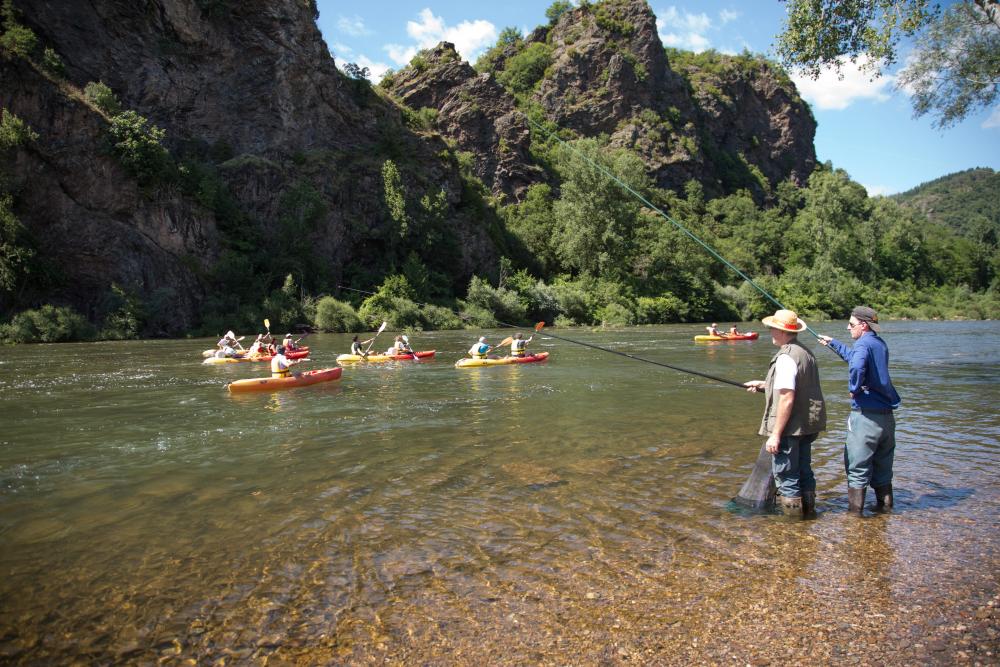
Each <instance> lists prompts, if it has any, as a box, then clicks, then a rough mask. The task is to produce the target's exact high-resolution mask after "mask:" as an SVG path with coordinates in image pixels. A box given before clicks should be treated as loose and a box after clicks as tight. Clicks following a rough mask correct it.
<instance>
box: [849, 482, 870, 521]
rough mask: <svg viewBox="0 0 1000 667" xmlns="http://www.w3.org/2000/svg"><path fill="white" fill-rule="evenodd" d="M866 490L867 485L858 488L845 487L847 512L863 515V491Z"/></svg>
mask: <svg viewBox="0 0 1000 667" xmlns="http://www.w3.org/2000/svg"><path fill="white" fill-rule="evenodd" d="M867 490H868V487H867V486H862V487H861V488H860V489H855V488H854V487H850V486H849V487H847V513H848V514H857V515H858V516H864V515H865V492H866V491H867Z"/></svg>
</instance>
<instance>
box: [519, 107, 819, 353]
mask: <svg viewBox="0 0 1000 667" xmlns="http://www.w3.org/2000/svg"><path fill="white" fill-rule="evenodd" d="M525 118H527V119H528V122H529V123H531V124H532V125H533V126H535V127H536V128H538V129H539V130H540V131H541V132H543V133H545V134H546V135H547V136H548V137H549V138H553V139H555V140H556V141H558V142H559V143H560V144H561V145H562V146H564V147H565V148H566V149H567V150H569V151H572V152H573V153H575V154H576V155H577V156H579V157H581V158H583V160H584V161H585V162H587V164H589V165H590V166H591V167H593V168H594V169H596V170H597V171H599V172H601V173H602V174H604V175H605V176H607V177H608V178H610V179H611V180H613V181H614V182H615V183H617V184H618V185H620V186H621V187H622V188H624V189H625V190H626V191H627V192H629V193H630V194H632V195H633V196H634V197H635V198H636V199H638V200H639V201H641V202H642V203H643V204H644V205H646V206H647V207H649V208H650V209H652V210H654V211H656V212H657V213H659V214H660V216H661V217H662V218H663V219H664V220H666V221H667V222H669V223H670V224H672V225H673V226H674V227H676V228H677V229H679V230H681V231H682V232H684V234H686V235H687V236H688V238H690V239H691V240H693V241H695V242H696V243H698V244H699V245H700V246H701V247H702V248H704V249H705V250H707V251H708V253H709V254H711V255H712V256H713V257H715V258H716V259H717V260H719V261H720V262H722V263H723V264H725V265H726V266H727V267H729V268H730V269H732V270H733V271H734V272H735V273H736V275H738V276H739V277H740V278H742V279H743V280H745V281H747V282H748V283H750V285H752V286H753V288H754V289H756V290H757V291H758V292H760V293H761V294H763V295H764V296H765V297H767V298H768V299H770V300H771V302H772V303H774V304H775V305H776V306H778V308H781V309H786V307H785V305H784V304H782V303H781V302H780V301H778V300H777V299H776V298H774V297H773V296H771V294H770V293H769V292H768V291H767V290H766V289H764V288H763V287H761V286H760V285H758V284H757V283H755V282H754V281H753V280H752V279H751V278H750V276H748V275H747V274H745V273H743V272H742V271H741V270H740V269H738V268H737V267H736V266H735V265H734V264H733V263H731V262H730V261H729V260H727V259H726V258H725V257H723V256H722V255H720V254H719V253H718V252H716V251H715V249H714V248H712V246H710V245H708V244H707V243H705V242H704V241H702V240H701V239H700V238H698V237H697V236H695V234H694V233H693V232H691V231H690V230H688V228H687V227H685V226H684V225H682V224H681V223H679V222H677V221H676V220H674V219H673V218H671V217H670V216H669V215H667V214H666V213H664V212H663V211H661V210H660V209H659V208H657V207H656V206H654V205H653V204H652V203H651V202H650V201H649V200H648V199H646V198H645V197H643V196H642V195H641V194H639V193H638V192H636V191H635V190H633V189H632V187H631V186H630V185H629V184H628V183H626V182H624V181H623V180H621V179H620V178H618V177H617V176H615V175H614V174H613V173H612V172H610V171H608V170H607V169H605V168H604V167H603V166H602V165H600V164H598V163H597V162H594V161H593V160H591V159H590V158H589V157H588V156H587V155H585V154H584V153H583V152H581V151H579V150H577V149H576V148H574V147H573V146H571V145H570V144H569V143H568V142H566V141H564V140H563V139H561V138H560V137H559V135H557V134H555V133H553V132H549V131H548V130H547V129H545V128H544V127H543V126H542V125H540V124H539V123H537V122H536V121H534V120H532V118H531V116H530V115H528V114H525ZM786 310H787V309H786ZM806 330H808V331H809V333H811V334H812V335H813V336H815V337H816V338H819V334H817V333H816V332H815V331H813V330H812V329H811V328H810V327H809V326H808V325H806Z"/></svg>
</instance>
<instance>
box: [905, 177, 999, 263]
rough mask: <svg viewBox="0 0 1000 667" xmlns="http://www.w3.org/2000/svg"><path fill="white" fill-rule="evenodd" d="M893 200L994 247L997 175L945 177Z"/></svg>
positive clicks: (997, 213)
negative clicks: (988, 240)
mask: <svg viewBox="0 0 1000 667" xmlns="http://www.w3.org/2000/svg"><path fill="white" fill-rule="evenodd" d="M892 198H893V199H895V200H896V201H897V202H899V203H900V204H901V205H903V206H905V207H907V208H912V209H916V210H918V211H920V212H921V213H923V214H924V215H926V216H927V219H928V220H930V221H931V222H936V223H937V224H939V225H942V226H944V227H947V228H949V229H951V230H954V231H956V232H958V233H959V234H961V235H962V236H965V237H967V238H970V239H972V240H975V241H983V240H986V239H987V238H992V239H993V243H994V244H995V243H996V238H997V236H998V235H1000V173H998V172H995V171H993V170H992V169H984V168H976V169H968V170H966V171H960V172H958V173H955V174H948V175H947V176H942V177H941V178H937V179H934V180H933V181H930V182H928V183H922V184H920V185H918V186H917V187H915V188H913V189H912V190H907V191H906V192H903V193H900V194H898V195H894V196H893V197H892Z"/></svg>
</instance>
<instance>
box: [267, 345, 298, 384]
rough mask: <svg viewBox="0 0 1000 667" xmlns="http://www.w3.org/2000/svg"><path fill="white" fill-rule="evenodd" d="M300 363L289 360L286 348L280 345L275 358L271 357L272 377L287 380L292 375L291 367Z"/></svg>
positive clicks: (296, 360) (295, 360)
mask: <svg viewBox="0 0 1000 667" xmlns="http://www.w3.org/2000/svg"><path fill="white" fill-rule="evenodd" d="M297 363H299V360H298V359H288V358H286V357H285V346H284V345H279V346H278V349H277V351H276V352H275V354H274V356H273V357H271V377H273V378H286V377H288V376H289V375H291V371H290V370H288V369H289V368H290V367H292V366H294V365H295V364H297Z"/></svg>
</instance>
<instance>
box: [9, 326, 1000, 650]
mask: <svg viewBox="0 0 1000 667" xmlns="http://www.w3.org/2000/svg"><path fill="white" fill-rule="evenodd" d="M748 326H751V327H752V325H748ZM754 328H758V329H760V327H759V326H758V327H754ZM814 328H815V329H816V330H817V331H818V332H820V333H830V334H832V335H835V336H837V337H840V338H841V339H846V338H848V337H847V336H846V330H844V328H843V323H842V322H837V323H824V324H820V325H818V326H815V327H814ZM701 331H702V330H701V329H700V327H697V326H692V325H687V326H680V325H678V326H668V327H642V328H629V329H623V330H615V331H590V330H579V329H561V330H553V332H552V333H554V334H555V335H558V336H563V337H566V338H572V339H574V340H581V341H586V342H589V343H593V344H597V345H602V346H606V347H610V348H613V349H616V350H620V351H623V352H628V353H630V354H635V355H639V356H642V357H646V358H649V359H654V360H657V361H662V362H665V363H668V364H672V365H676V366H681V367H684V368H690V369H694V370H699V371H702V372H706V373H710V374H713V375H718V376H722V377H727V378H731V379H734V380H739V381H744V380H749V379H760V378H762V377H763V374H764V371H765V369H766V366H767V362H768V359H769V358H770V356H771V354H772V353H773V347H772V346H771V344H770V340H769V337H767V336H766V334H764V335H762V337H761V339H760V340H759V341H756V342H752V343H751V342H733V343H716V344H696V343H694V342H692V336H693V335H695V334H697V333H701ZM508 333H509V332H508V331H498V332H494V333H493V335H492V336H491V340H495V339H499V338H502V337H503V336H505V335H507V334H508ZM998 334H1000V324H998V323H992V322H987V323H982V322H957V323H955V322H949V323H927V322H894V323H889V324H888V325H887V326H886V327H885V333H884V336H885V338H886V339H887V341H888V342H889V345H890V349H891V354H892V371H893V377H894V381H895V383H896V385H897V388H898V390H899V391H900V394H901V395H902V396H903V400H904V403H903V407H902V408H901V409H900V411H899V412H898V413H897V420H898V432H897V439H898V443H899V444H898V449H897V457H896V461H897V463H896V479H895V482H894V484H895V487H896V496H897V505H898V506H897V509H896V511H895V512H894V513H893V514H892V515H888V516H877V517H874V518H871V519H868V520H866V521H858V520H856V519H854V518H852V517H848V516H847V515H846V513H845V511H844V510H845V507H846V493H845V489H844V486H845V483H844V475H843V470H842V460H841V457H842V438H843V434H844V423H845V420H846V417H847V411H848V409H849V406H848V401H847V398H846V365H845V364H844V363H843V362H841V361H840V360H839V359H838V358H837V357H836V356H835V355H833V354H832V353H830V352H829V351H827V350H824V349H822V348H820V347H819V346H818V345H815V344H814V341H813V339H812V337H811V336H808V335H804V336H803V340H804V341H805V342H806V343H807V344H808V345H810V346H811V347H813V348H814V350H815V351H816V354H817V358H818V359H819V361H820V369H821V376H822V379H823V387H824V392H825V394H826V397H827V400H828V405H829V408H828V411H829V416H830V427H829V428H830V430H829V431H828V432H827V433H826V434H824V435H823V436H822V437H821V439H820V440H819V441H818V442H817V444H816V446H815V448H814V452H815V453H814V467H815V468H816V471H817V477H818V480H819V489H818V491H819V510H820V516H819V518H818V519H816V520H814V521H805V522H803V521H793V520H791V519H789V518H786V517H782V516H773V515H763V516H761V515H742V514H740V513H737V512H734V511H732V509H731V506H730V504H729V501H730V499H731V498H732V496H734V495H735V493H736V492H737V491H738V490H739V488H740V486H741V484H742V483H743V481H744V480H745V478H746V476H747V475H748V474H749V472H750V469H751V466H752V464H753V462H754V460H755V458H756V454H757V451H758V448H759V446H760V442H761V440H762V439H761V438H759V437H758V436H756V435H755V434H756V430H757V425H758V423H759V419H760V411H761V408H762V403H763V401H762V398H761V396H760V395H752V394H748V393H746V392H743V391H741V390H739V389H737V388H734V387H730V386H727V385H723V384H718V383H713V382H711V381H708V380H705V379H702V378H698V377H693V376H690V375H684V374H680V373H677V372H675V371H671V370H667V369H664V368H660V367H656V366H653V365H649V364H643V363H639V362H637V361H633V360H629V359H625V358H622V357H618V356H614V355H609V354H605V353H602V352H599V351H596V350H592V349H588V348H584V347H580V346H576V345H573V344H571V343H568V342H564V341H560V340H556V339H552V338H547V337H545V335H544V333H543V335H542V336H541V337H539V336H537V335H536V337H535V340H534V342H533V343H532V344H531V348H532V349H536V350H539V349H540V350H547V351H549V352H551V353H552V355H551V357H550V360H549V361H547V362H545V363H539V364H525V365H521V366H504V367H492V368H480V369H462V370H459V369H456V368H454V366H453V363H454V361H455V360H456V359H458V358H459V357H461V356H462V355H463V352H464V350H466V349H467V348H468V347H469V345H470V344H471V343H472V341H473V340H474V338H475V336H476V335H478V334H477V333H470V332H435V333H427V334H418V335H415V336H413V337H412V340H413V343H414V344H415V346H416V347H417V348H418V349H437V350H438V353H437V357H436V358H435V359H434V360H430V361H420V362H412V361H411V362H397V363H392V364H385V365H355V366H351V367H348V368H346V369H345V371H344V375H343V379H342V380H341V381H340V382H336V383H331V384H327V385H318V386H313V387H308V388H302V389H296V390H289V391H284V392H279V393H274V394H260V395H246V396H231V395H229V394H228V392H226V391H225V389H224V385H225V383H226V382H227V381H229V380H233V379H238V378H245V377H253V376H258V375H265V374H266V366H265V365H264V364H230V365H226V366H215V367H208V366H202V365H201V364H200V351H201V350H202V349H204V348H207V347H210V346H211V344H212V341H209V340H200V341H190V340H186V341H142V342H126V343H98V344H74V345H32V346H20V347H15V348H3V349H0V415H2V432H0V572H2V575H3V576H2V577H0V658H3V659H4V660H8V661H11V662H19V663H24V664H29V663H30V664H37V663H67V662H72V661H73V660H74V659H78V660H84V661H97V662H107V661H112V662H115V661H118V662H146V661H151V660H156V659H160V660H165V661H170V660H177V661H182V660H185V659H194V660H196V661H198V662H199V663H202V662H211V661H212V660H215V659H218V658H221V657H227V658H229V659H235V660H240V659H247V660H249V659H262V658H264V657H270V658H272V659H275V660H278V661H281V660H285V661H289V662H300V663H302V664H310V663H323V662H337V661H351V660H356V659H365V658H367V659H375V660H379V659H382V660H384V659H389V660H404V661H406V660H411V659H412V660H430V661H432V662H433V661H444V662H456V661H457V662H466V661H469V662H474V661H476V660H479V659H490V660H494V661H496V660H501V661H510V662H521V663H523V662H532V663H537V662H566V661H567V660H568V659H569V656H575V658H578V659H580V660H582V661H584V662H588V661H600V660H603V659H605V658H606V657H607V656H606V655H605V654H606V653H607V652H608V651H609V650H610V649H609V648H608V647H609V646H614V647H617V648H615V649H614V650H615V651H619V653H614V654H613V655H611V659H612V660H615V659H626V658H623V657H622V656H626V657H627V656H629V655H631V656H632V657H633V658H634V657H636V656H637V655H638V656H642V655H644V656H646V658H647V659H648V658H649V656H652V655H657V651H659V650H666V649H665V647H668V646H670V647H674V648H676V646H680V645H681V644H682V643H683V644H684V645H685V646H687V647H688V650H693V651H694V652H693V653H692V655H699V653H698V651H699V650H701V648H699V647H705V646H707V645H715V644H718V642H717V641H716V642H714V644H713V640H712V637H719V636H723V635H725V632H723V633H722V635H720V630H719V627H728V628H729V629H728V630H726V632H728V633H729V635H728V638H727V639H726V644H725V646H726V647H729V648H725V649H723V648H720V649H719V650H720V651H724V650H736V649H735V648H733V647H738V646H740V641H743V640H741V638H740V637H741V636H742V635H739V633H738V631H737V630H736V629H734V628H736V627H737V626H738V625H739V623H740V619H753V618H757V617H758V615H760V614H763V617H764V618H766V617H767V614H768V613H770V612H771V611H773V608H772V605H778V606H780V605H783V604H785V602H784V600H786V598H787V596H788V591H792V593H793V594H794V596H795V597H796V598H801V596H803V595H808V596H810V597H811V598H812V599H813V600H814V604H816V605H819V607H820V608H822V607H823V606H824V605H827V606H829V607H830V608H831V609H832V607H833V606H835V605H836V604H838V603H839V602H840V601H842V600H844V599H847V600H848V601H851V600H854V601H856V602H858V603H859V604H862V603H863V604H864V605H865V607H866V608H867V609H869V610H871V609H875V610H878V609H879V608H880V607H882V606H884V607H885V610H888V609H890V608H892V609H898V608H899V607H900V606H902V607H903V608H904V609H907V608H920V609H922V608H924V607H927V606H933V604H935V603H936V602H937V601H938V600H939V598H941V599H948V598H954V597H955V595H956V594H958V592H959V591H961V593H960V594H961V595H963V596H966V597H969V596H975V595H977V594H978V593H980V592H982V593H984V594H985V593H988V592H989V591H991V590H996V581H997V578H996V577H997V575H996V574H995V573H996V571H997V569H998V568H997V567H996V565H997V563H998V559H997V554H998V546H1000V541H998V537H997V535H998V533H997V527H998V526H997V524H998V520H997V517H998V515H1000V512H998V509H1000V481H998V477H997V475H996V469H997V466H998V465H1000V418H998V416H997V410H996V407H995V406H996V404H997V402H998V400H1000V386H998V383H997V380H998V371H1000V345H998V344H997V343H998V340H1000V338H998ZM349 340H350V339H349V337H347V336H339V335H314V336H311V337H310V338H308V339H307V342H308V343H309V344H310V345H311V346H312V348H313V350H314V353H313V355H312V361H310V362H307V364H305V366H304V367H308V368H323V367H327V366H332V365H335V362H334V359H335V358H336V355H337V354H338V353H340V352H344V351H346V350H347V348H348V347H349ZM956 542H957V543H958V544H961V545H964V548H962V549H954V548H949V545H951V546H953V545H954V544H956ZM774 562H778V563H782V564H784V565H785V566H786V567H783V568H781V569H780V571H775V569H774V568H773V567H772V565H771V564H773V563H774ZM858 581H862V582H864V587H863V590H862V589H859V588H858V587H857V586H856V584H857V582H858ZM769 610H770V611H769ZM886 613H888V611H887V612H886ZM711 627H715V628H716V630H715V632H714V634H712V635H705V634H704V633H705V632H706V628H711ZM835 630H836V628H834V630H831V632H832V631H835ZM747 632H748V633H749V634H748V635H747V639H746V641H747V642H752V636H753V633H752V631H750V630H748V631H747ZM701 636H704V638H703V639H702V640H701V641H702V643H701V644H700V645H699V644H698V637H701ZM652 638H656V639H655V641H656V642H660V643H659V644H655V643H654V644H650V642H652V641H654V640H653V639H652ZM692 638H693V641H694V642H695V643H694V648H693V649H692V648H691V644H690V642H691V641H692ZM719 645H720V646H721V644H719ZM623 646H624V647H625V648H621V647H623ZM657 647H659V648H657ZM621 651H625V653H621ZM651 651H652V652H651ZM629 652H631V653H629ZM720 655H724V654H720ZM570 661H575V660H570Z"/></svg>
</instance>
